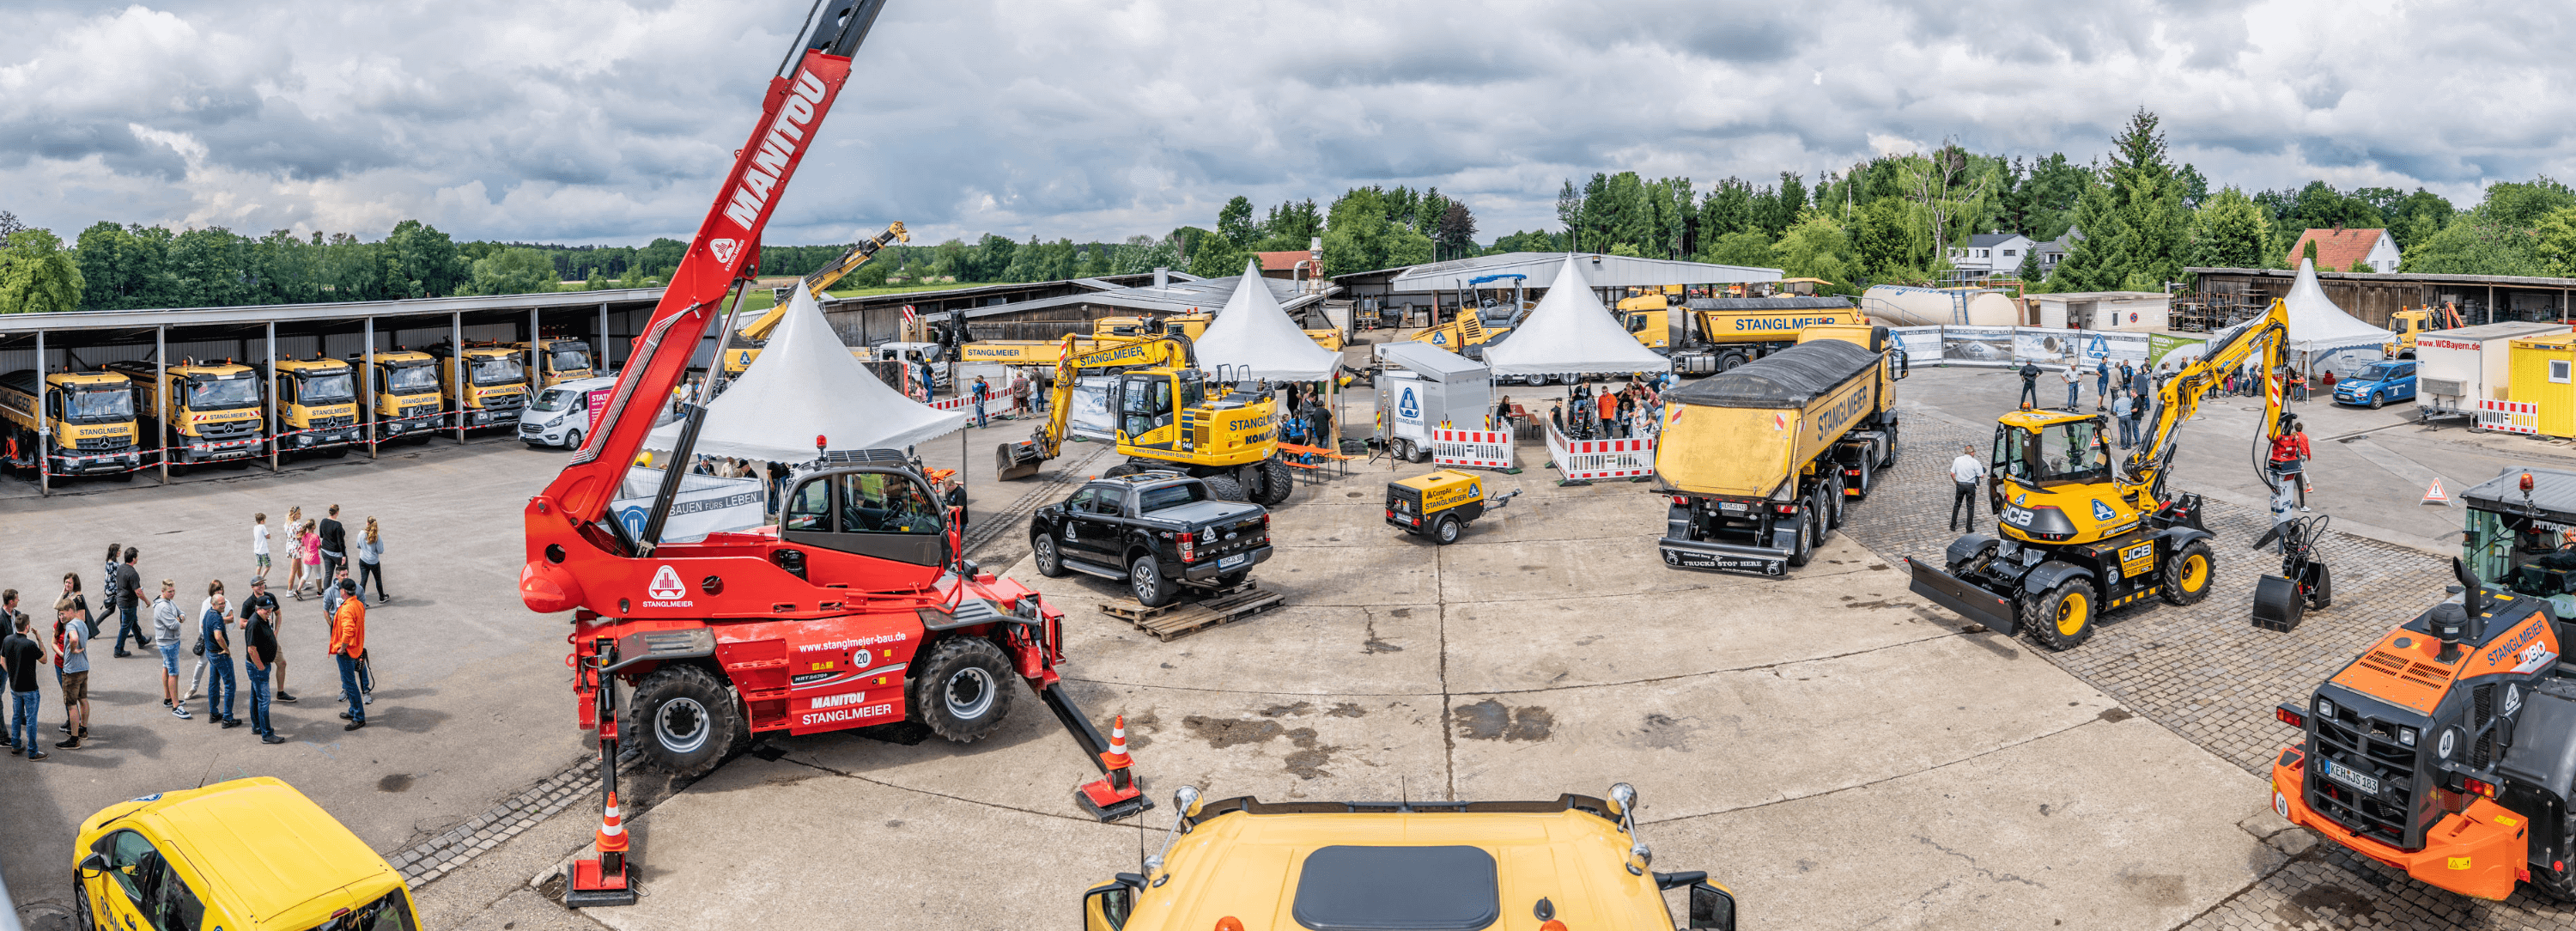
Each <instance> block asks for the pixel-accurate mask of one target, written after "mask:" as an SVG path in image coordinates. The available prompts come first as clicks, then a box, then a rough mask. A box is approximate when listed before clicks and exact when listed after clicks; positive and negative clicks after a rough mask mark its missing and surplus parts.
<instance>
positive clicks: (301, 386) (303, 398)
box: [295, 372, 358, 404]
mask: <svg viewBox="0 0 2576 931" xmlns="http://www.w3.org/2000/svg"><path fill="white" fill-rule="evenodd" d="M355 385H356V382H355V380H354V379H351V378H350V377H349V373H347V372H333V373H331V374H328V375H299V376H296V388H295V400H296V401H298V402H300V403H303V404H342V403H346V402H349V401H354V400H357V399H358V394H357V390H356V387H355Z"/></svg>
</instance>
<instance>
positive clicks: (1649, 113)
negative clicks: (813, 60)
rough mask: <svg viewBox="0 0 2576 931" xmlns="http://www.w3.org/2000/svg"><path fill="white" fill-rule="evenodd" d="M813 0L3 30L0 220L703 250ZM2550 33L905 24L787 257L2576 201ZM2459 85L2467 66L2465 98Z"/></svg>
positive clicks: (1308, 16)
mask: <svg viewBox="0 0 2576 931" xmlns="http://www.w3.org/2000/svg"><path fill="white" fill-rule="evenodd" d="M807 5H808V4H807V2H804V0H752V2H723V0H655V2H628V0H449V2H440V3H426V2H415V3H405V4H345V3H322V2H309V0H308V2H283V3H280V2H262V3H251V2H239V3H230V2H183V3H177V4H165V5H161V6H150V5H142V6H133V7H127V8H101V7H96V6H92V5H87V4H72V3H41V4H10V5H6V6H0V29H5V30H7V34H9V35H11V36H12V38H13V41H12V42H11V43H10V44H9V45H7V46H6V47H5V48H0V192H5V193H0V198H6V199H7V200H8V201H9V202H8V203H0V209H9V210H13V211H15V212H17V213H18V214H19V215H20V216H22V217H26V218H29V219H32V220H35V221H37V222H40V223H44V224H46V225H48V226H52V227H54V228H56V229H58V230H61V229H77V228H79V227H80V226H83V225H86V224H87V223H89V222H91V221H93V220H96V219H100V218H102V217H113V218H115V219H118V220H120V221H125V220H133V221H141V222H170V223H197V224H208V223H221V224H225V225H229V226H233V227H235V228H243V229H268V228H274V227H292V228H295V229H298V230H305V231H309V230H312V229H324V230H330V231H341V230H352V231H358V232H361V233H364V234H367V235H381V234H382V230H384V229H386V228H389V227H390V226H391V225H392V223H393V222H394V221H395V220H398V219H402V218H405V217H418V218H421V219H425V220H428V221H430V222H432V223H435V224H438V225H439V226H441V227H442V228H444V229H448V230H450V231H452V232H456V233H459V234H461V235H464V236H469V237H493V238H504V239H554V240H598V241H622V242H636V241H641V240H643V239H647V238H651V237H653V236H657V235H674V236H685V235H687V234H688V232H689V231H690V229H691V228H692V227H693V226H694V224H695V223H696V222H697V221H698V219H699V218H700V217H701V216H702V215H703V214H704V213H705V210H706V205H707V202H708V200H709V199H710V198H711V197H712V196H714V193H715V187H716V186H717V184H718V183H719V182H720V180H721V176H722V175H723V173H724V171H725V170H726V168H727V166H728V165H729V163H730V161H731V159H732V153H733V152H734V150H735V149H736V148H738V147H740V146H741V145H742V144H743V142H744V137H745V135H746V134H747V133H748V131H749V129H750V125H751V122H752V120H753V118H754V117H755V116H756V111H757V107H758V101H759V99H760V94H761V91H762V84H761V81H762V79H763V78H764V77H765V76H766V75H767V74H768V69H769V68H770V67H771V66H772V65H773V64H774V63H776V62H777V61H778V56H779V54H780V53H781V52H782V51H784V49H785V46H786V44H787V41H788V36H787V33H788V32H789V30H791V29H792V28H793V27H794V26H795V23H796V20H797V17H799V16H800V15H802V14H803V13H804V12H805V10H806V7H807ZM2562 18H2563V13H2562V12H2560V11H2556V10H2553V9H2550V8H2547V7H2542V6H2523V7H2512V8H2504V9H2495V8H2492V7H2491V6H2489V5H2472V4H2456V5H2455V4H2445V3H2432V4H2410V5H2407V6H2404V7H2401V8H2396V9H2374V10H2369V11H2363V10H2355V9H2353V8H2351V7H2349V6H2348V5H2338V4H2325V3H2262V4H2255V5H2251V6H2248V5H2245V4H2243V3H2240V2H2228V0H2176V2H2148V0H2107V2H2098V3H2065V2H2063V0H1997V2H1988V3H1980V4H1959V3H1936V2H1931V0H1825V2H1811V3H1802V4H1786V3H1779V2H1776V0H1766V2H1719V3H1709V2H1689V0H1626V2H1571V0H1569V2H1560V3H1549V4H1538V3H1528V4H1489V3H1469V2H1432V0H1422V2H1408V3H1393V4H1390V3H1383V2H1370V0H1307V2H1294V3H1279V4H1269V5H1251V4H1209V3H1204V2H1184V0H1104V2H1100V3H1083V4H1043V3H1025V2H1003V0H956V2H947V3H933V2H918V0H893V2H892V3H891V4H890V7H889V10H888V11H887V13H886V14H885V16H884V18H883V19H881V20H880V21H879V23H878V24H877V26H876V29H875V31H874V32H873V33H872V34H871V36H870V40H869V44H868V45H867V47H866V48H865V49H863V50H862V51H861V53H860V56H859V60H858V62H857V63H856V65H855V68H854V74H853V77H852V79H851V81H850V82H849V85H848V87H847V89H846V90H845V91H844V92H843V94H842V97H841V102H840V104H839V107H838V109H837V110H836V111H835V113H834V115H833V117H832V121H831V122H830V124H828V126H827V127H826V129H825V130H824V131H823V133H822V135H821V136H820V138H819V139H818V140H817V146H816V148H815V150H814V151H813V153H812V154H811V155H810V156H809V157H808V159H807V160H806V163H805V167H804V169H803V172H802V173H801V174H800V175H799V176H798V178H797V179H796V181H795V184H794V189H793V191H792V193H790V194H789V195H787V196H786V197H785V198H784V199H783V200H782V201H781V202H780V207H779V212H778V214H777V218H776V220H775V221H774V223H773V227H772V231H771V233H770V239H771V240H772V241H778V242H786V241H834V240H841V239H845V238H847V237H848V236H850V235H851V234H852V232H853V231H857V230H863V229H872V228H874V227H875V226H877V225H880V224H882V223H883V222H885V221H887V220H893V219H900V220H903V221H905V222H906V223H907V224H909V225H911V226H912V227H914V228H915V229H916V230H917V231H920V232H921V233H922V234H923V235H925V236H929V237H932V238H934V239H936V238H944V237H946V236H950V235H964V236H972V235H974V234H977V233H981V232H984V231H988V230H989V231H992V232H996V233H1000V234H1003V235H1008V236H1012V237H1014V238H1019V239H1025V238H1026V237H1027V236H1028V235H1029V234H1031V233H1036V234H1040V235H1044V236H1046V237H1048V238H1054V237H1057V236H1071V237H1076V238H1092V237H1108V238H1117V237H1123V236H1125V235H1127V234H1131V233H1138V232H1158V231H1161V230H1165V229H1169V228H1171V227H1172V226H1174V225H1177V224H1182V223H1190V224H1197V225H1201V226H1206V225H1211V224H1213V222H1214V215H1215V212H1216V210H1217V208H1218V207H1219V206H1220V205H1222V204H1223V202H1224V201H1225V200H1226V199H1227V198H1228V197H1231V196H1234V195H1236V194H1244V195H1247V196H1250V197H1252V198H1253V199H1254V200H1256V201H1257V202H1260V203H1261V204H1262V205H1263V206H1265V207H1266V206H1268V205H1270V204H1273V203H1277V202H1279V201H1281V200H1286V199H1292V198H1305V197H1313V198H1316V199H1317V200H1318V201H1319V203H1328V202H1329V201H1330V199H1331V198H1332V197H1333V196H1334V195H1335V194H1337V193H1339V192H1340V191H1341V190H1343V189H1345V188H1347V187H1350V186H1352V185H1355V184H1409V185H1413V186H1416V187H1422V186H1428V185H1438V186H1439V187H1441V188H1442V190H1444V191H1447V192H1450V193H1452V194H1454V195H1458V196H1463V197H1466V198H1467V199H1468V200H1469V201H1470V203H1471V204H1473V205H1474V206H1475V207H1476V208H1477V210H1478V211H1479V214H1480V225H1481V227H1482V228H1483V229H1484V230H1485V231H1486V233H1487V235H1492V234H1494V233H1496V232H1500V231H1506V230H1511V229H1525V228H1532V227H1542V226H1547V225H1552V222H1553V219H1552V218H1553V212H1554V203H1553V202H1554V196H1555V193H1556V188H1557V185H1558V184H1559V183H1560V182H1562V181H1563V180H1565V179H1567V178H1574V179H1577V180H1578V182H1579V180H1580V179H1582V178H1584V177H1588V176H1589V175H1590V174H1591V173H1593V172H1595V171H1619V170H1635V171H1639V172H1641V173H1645V174H1648V175H1650V176H1668V175H1686V176H1689V177H1691V178H1694V179H1697V181H1698V182H1699V184H1700V185H1701V187H1702V189H1705V188H1706V186H1707V185H1708V184H1710V183H1711V182H1713V181H1714V180H1716V179H1718V178H1722V177H1725V176H1727V175H1740V176H1744V177H1748V178H1753V179H1756V182H1757V183H1768V182H1769V181H1770V179H1772V178H1773V177H1774V176H1775V175H1776V174H1777V173H1778V172H1780V171H1782V170H1794V171H1799V172H1801V173H1804V174H1806V175H1808V176H1809V177H1811V178H1812V177H1813V176H1814V175H1815V174H1816V173H1817V172H1820V171H1829V170H1838V169H1841V168H1844V167H1847V166H1849V165H1851V164H1852V163H1853V162H1855V161H1857V160H1860V159H1864V158H1867V157H1870V156H1872V155H1875V154H1878V153H1880V152H1882V151H1887V150H1904V149H1907V148H1912V147H1918V146H1928V145H1935V144H1938V143H1939V142H1941V141H1942V140H1943V139H1947V138H1955V139H1958V140H1960V141H1962V142H1963V143H1965V144H1967V145H1969V146H1970V147H1971V148H1975V149H1978V150H1981V151H1994V152H2002V153H2006V154H2021V155H2033V156H2037V155H2045V154H2047V153H2049V152H2055V151H2062V152H2065V153H2067V154H2068V155H2069V156H2070V157H2071V158H2073V159H2074V160H2076V161H2077V162H2079V163H2081V162H2086V161H2090V160H2093V159H2095V158H2097V157H2098V156H2099V154H2100V153H2102V152H2103V151H2105V150H2106V149H2107V147H2108V140H2109V137H2110V135H2111V134H2112V133H2114V132H2116V131H2117V129H2118V128H2119V126H2120V125H2121V124H2122V123H2123V122H2125V121H2126V120H2127V118H2128V117H2129V115H2130V114H2131V113H2132V112H2134V111H2136V110H2137V109H2139V108H2141V107H2144V108H2147V109H2150V110H2153V111H2155V112H2156V113H2157V114H2158V115H2160V116H2161V117H2162V118H2163V120H2164V124H2163V125H2164V130H2165V132H2166V134H2167V139H2168V141H2169V142H2170V143H2171V144H2172V146H2173V148H2174V154H2175V157H2176V159H2177V160H2181V161H2191V162H2193V163H2195V164H2196V165H2197V166H2198V167H2199V168H2200V169H2201V171H2202V172H2203V173H2204V174H2205V175H2207V176H2209V177H2210V178H2212V179H2213V181H2214V182H2216V183H2221V184H2236V185H2240V186H2246V187H2253V188H2262V187H2279V186H2288V185H2297V184H2303V183H2305V182H2306V181H2307V180H2309V179H2311V178H2316V177H2325V178H2328V179H2329V180H2332V181H2334V182H2335V183H2337V184H2338V185H2340V186H2343V187H2346V188H2350V187H2357V186H2363V185H2385V186H2391V187H2398V188H2401V189H2403V188H2411V187H2414V186H2416V185H2427V186H2431V187H2434V188H2435V189H2437V190H2440V191H2442V192H2443V193H2445V194H2446V195H2448V196H2452V197H2454V198H2455V199H2464V198H2465V199H2474V196H2475V191H2476V187H2477V185H2479V184H2480V183H2481V182H2484V181H2491V180H2514V179H2520V178H2525V177H2528V176H2529V175H2530V174H2532V173H2538V172H2552V173H2556V174H2560V175H2562V176H2563V175H2568V174H2576V171H2571V166H2570V165H2569V157H2568V156H2569V143H2568V139H2567V133H2566V132H2565V131H2563V130H2561V129H2560V128H2559V127H2562V126H2565V125H2567V124H2568V119H2567V117H2568V116H2569V114H2567V113H2565V112H2564V111H2565V110H2567V109H2568V106H2567V104H2565V103H2563V102H2562V101H2563V100H2564V99H2565V94H2564V93H2563V91H2564V88H2565V86H2566V84H2567V79H2568V73H2567V71H2568V68H2567V66H2566V65H2564V64H2562V63H2561V61H2560V59H2561V57H2562V56H2560V55H2558V54H2557V49H2558V48H2560V47H2561V46H2563V43H2562V42H2560V41H2558V40H2559V39H2561V38H2563V33H2564V29H2563V27H2562V24H2561V23H2560V20H2561V19H2562ZM2472 65H2473V66H2472Z"/></svg>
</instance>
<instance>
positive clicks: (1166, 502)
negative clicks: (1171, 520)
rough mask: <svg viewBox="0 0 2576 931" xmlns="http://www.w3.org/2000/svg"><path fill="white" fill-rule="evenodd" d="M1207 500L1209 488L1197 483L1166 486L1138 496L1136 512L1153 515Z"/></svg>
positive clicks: (1148, 490)
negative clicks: (1165, 509)
mask: <svg viewBox="0 0 2576 931" xmlns="http://www.w3.org/2000/svg"><path fill="white" fill-rule="evenodd" d="M1207 499H1208V493H1207V486H1205V485H1201V484H1199V483H1197V482H1182V483H1181V484H1178V485H1165V486H1163V487H1161V488H1149V489H1146V490H1145V493H1144V494H1142V495H1139V496H1137V499H1136V512H1137V513H1139V514H1151V513H1154V512H1155V511H1160V510H1162V509H1164V508H1175V507H1180V506H1181V505H1184V504H1195V503H1197V502H1200V501H1205V500H1207Z"/></svg>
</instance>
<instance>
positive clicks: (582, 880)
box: [564, 789, 636, 908]
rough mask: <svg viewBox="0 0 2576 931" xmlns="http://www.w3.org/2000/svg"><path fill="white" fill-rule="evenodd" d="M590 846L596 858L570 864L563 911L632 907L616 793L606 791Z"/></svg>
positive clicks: (623, 827)
mask: <svg viewBox="0 0 2576 931" xmlns="http://www.w3.org/2000/svg"><path fill="white" fill-rule="evenodd" d="M592 846H593V847H594V848H595V849H596V850H597V851H598V853H599V856H598V857H596V858H585V859H580V860H574V861H572V869H570V870H568V871H567V872H568V873H570V875H568V876H566V877H565V878H564V879H565V882H564V905H565V907H567V908H590V907H594V906H601V905H633V904H635V899H636V895H635V884H634V882H633V879H634V877H633V875H632V874H631V872H630V871H629V869H628V866H627V862H626V848H627V836H626V825H625V823H624V822H623V821H622V820H621V819H620V818H619V816H618V812H617V791H616V790H615V789H611V790H609V792H608V808H607V810H606V811H605V812H603V813H602V814H601V815H600V819H599V833H598V834H597V835H596V838H595V840H594V842H593V844H592Z"/></svg>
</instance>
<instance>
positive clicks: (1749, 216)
mask: <svg viewBox="0 0 2576 931" xmlns="http://www.w3.org/2000/svg"><path fill="white" fill-rule="evenodd" d="M1756 225H1757V224H1756V223H1755V222H1754V219H1753V186H1752V185H1749V184H1746V183H1744V179H1742V178H1736V177H1729V178H1727V179H1726V180H1724V181H1720V182H1718V183H1717V187H1716V188H1714V189H1712V190H1710V191H1709V192H1708V197H1707V199H1706V200H1703V201H1701V203H1700V207H1699V236H1700V240H1701V241H1703V242H1715V241H1717V240H1719V239H1722V238H1725V237H1726V236H1728V235H1731V234H1734V233H1741V232H1745V231H1747V230H1751V229H1754V228H1755V226H1756Z"/></svg>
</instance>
